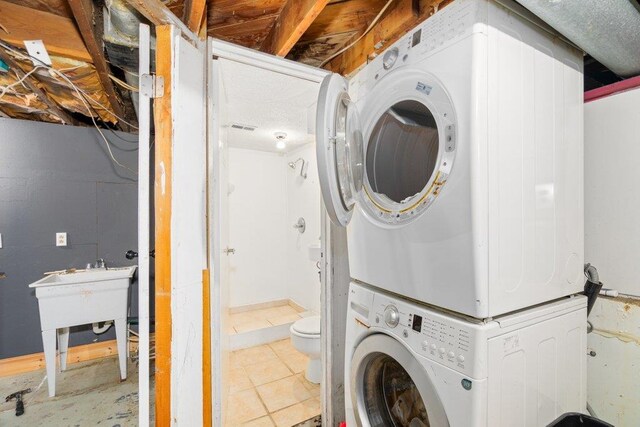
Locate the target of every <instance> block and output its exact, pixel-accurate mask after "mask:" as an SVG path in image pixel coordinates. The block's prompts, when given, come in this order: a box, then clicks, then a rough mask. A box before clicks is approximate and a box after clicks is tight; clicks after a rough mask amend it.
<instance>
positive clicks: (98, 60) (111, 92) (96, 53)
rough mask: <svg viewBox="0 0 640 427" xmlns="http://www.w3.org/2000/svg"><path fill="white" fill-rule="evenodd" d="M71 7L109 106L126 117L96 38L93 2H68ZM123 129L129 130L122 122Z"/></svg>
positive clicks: (77, 0)
mask: <svg viewBox="0 0 640 427" xmlns="http://www.w3.org/2000/svg"><path fill="white" fill-rule="evenodd" d="M68 2H69V6H70V7H71V11H72V12H73V16H74V17H75V19H76V23H77V24H78V28H80V34H82V38H83V39H84V43H85V45H86V47H87V50H88V51H89V54H90V55H91V59H92V61H93V65H94V66H95V67H96V71H97V73H98V77H99V78H100V83H101V84H102V87H103V88H104V90H105V94H106V96H107V99H108V100H109V106H110V107H111V111H113V112H114V113H115V115H117V116H119V117H125V111H124V108H123V107H122V104H121V103H120V98H119V97H118V95H117V94H116V90H115V87H114V86H113V82H112V81H111V78H110V77H109V75H110V74H111V73H110V70H109V66H108V65H107V61H106V59H105V56H104V52H103V50H102V47H101V46H102V44H101V43H100V42H99V41H98V39H97V37H96V33H95V31H94V27H93V17H94V14H93V1H92V0H68ZM120 124H121V126H120V127H121V128H122V129H123V130H129V129H128V128H127V126H122V121H120Z"/></svg>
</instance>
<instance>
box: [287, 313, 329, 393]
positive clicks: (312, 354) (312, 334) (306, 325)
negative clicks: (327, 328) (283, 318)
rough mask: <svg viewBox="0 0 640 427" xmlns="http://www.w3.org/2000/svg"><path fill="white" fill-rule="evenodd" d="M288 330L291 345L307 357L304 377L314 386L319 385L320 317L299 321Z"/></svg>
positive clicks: (320, 374) (320, 371) (320, 367)
mask: <svg viewBox="0 0 640 427" xmlns="http://www.w3.org/2000/svg"><path fill="white" fill-rule="evenodd" d="M289 330H290V331H291V344H293V346H294V347H295V348H296V350H298V351H299V352H301V353H304V354H306V355H307V356H309V364H308V365H307V370H306V372H305V377H306V378H307V380H309V381H310V382H312V383H314V384H320V378H321V377H322V364H321V363H320V316H311V317H305V318H303V319H300V320H298V321H297V322H295V323H294V324H293V325H291V328H290V329H289Z"/></svg>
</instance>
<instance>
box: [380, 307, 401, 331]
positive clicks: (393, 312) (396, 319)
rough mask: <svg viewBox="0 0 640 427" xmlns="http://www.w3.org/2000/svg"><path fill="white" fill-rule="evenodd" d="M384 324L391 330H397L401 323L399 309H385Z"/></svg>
mask: <svg viewBox="0 0 640 427" xmlns="http://www.w3.org/2000/svg"><path fill="white" fill-rule="evenodd" d="M384 322H385V323H386V324H387V326H389V327H390V328H395V327H396V326H398V323H400V313H399V312H398V309H397V308H395V307H394V306H392V305H390V306H387V308H385V309H384Z"/></svg>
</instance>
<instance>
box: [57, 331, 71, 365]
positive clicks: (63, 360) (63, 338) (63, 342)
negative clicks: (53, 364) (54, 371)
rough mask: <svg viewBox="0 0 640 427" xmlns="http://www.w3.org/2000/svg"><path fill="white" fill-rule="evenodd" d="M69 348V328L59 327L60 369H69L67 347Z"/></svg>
mask: <svg viewBox="0 0 640 427" xmlns="http://www.w3.org/2000/svg"><path fill="white" fill-rule="evenodd" d="M68 348H69V328H60V329H58V350H59V351H60V370H61V371H64V370H66V369H67V349H68Z"/></svg>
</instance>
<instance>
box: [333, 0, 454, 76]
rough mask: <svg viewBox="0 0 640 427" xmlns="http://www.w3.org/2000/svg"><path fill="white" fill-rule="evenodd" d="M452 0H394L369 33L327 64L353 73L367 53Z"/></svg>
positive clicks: (340, 71) (374, 53)
mask: <svg viewBox="0 0 640 427" xmlns="http://www.w3.org/2000/svg"><path fill="white" fill-rule="evenodd" d="M451 1H453V0H395V2H394V4H392V5H391V6H390V8H389V10H388V11H387V12H386V13H385V15H384V16H383V17H382V18H381V19H380V21H379V22H378V23H377V24H376V25H375V26H374V27H373V29H372V30H371V31H370V32H369V33H368V34H366V35H365V36H364V37H362V38H361V39H360V40H358V41H357V42H356V43H355V44H354V45H353V46H351V47H350V48H349V49H347V50H346V51H345V52H344V53H342V54H341V55H339V56H337V57H336V58H335V59H333V60H331V62H329V63H328V64H327V66H326V68H327V69H329V70H331V71H334V72H336V73H340V74H344V75H350V74H352V73H353V72H354V71H357V70H358V69H359V68H360V67H361V66H363V65H364V64H366V63H367V60H368V59H369V57H370V56H372V55H376V54H378V53H379V52H381V51H383V50H384V49H385V48H386V47H387V46H389V45H390V44H392V43H393V42H395V41H396V40H398V39H399V38H400V37H402V36H403V35H405V34H406V33H407V32H408V31H409V30H411V29H412V28H414V27H415V26H416V25H418V24H419V23H420V22H422V21H424V20H425V19H427V18H428V17H429V16H431V15H433V14H434V13H436V12H437V11H438V10H439V9H440V8H442V7H444V6H446V5H447V4H449V3H451Z"/></svg>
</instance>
